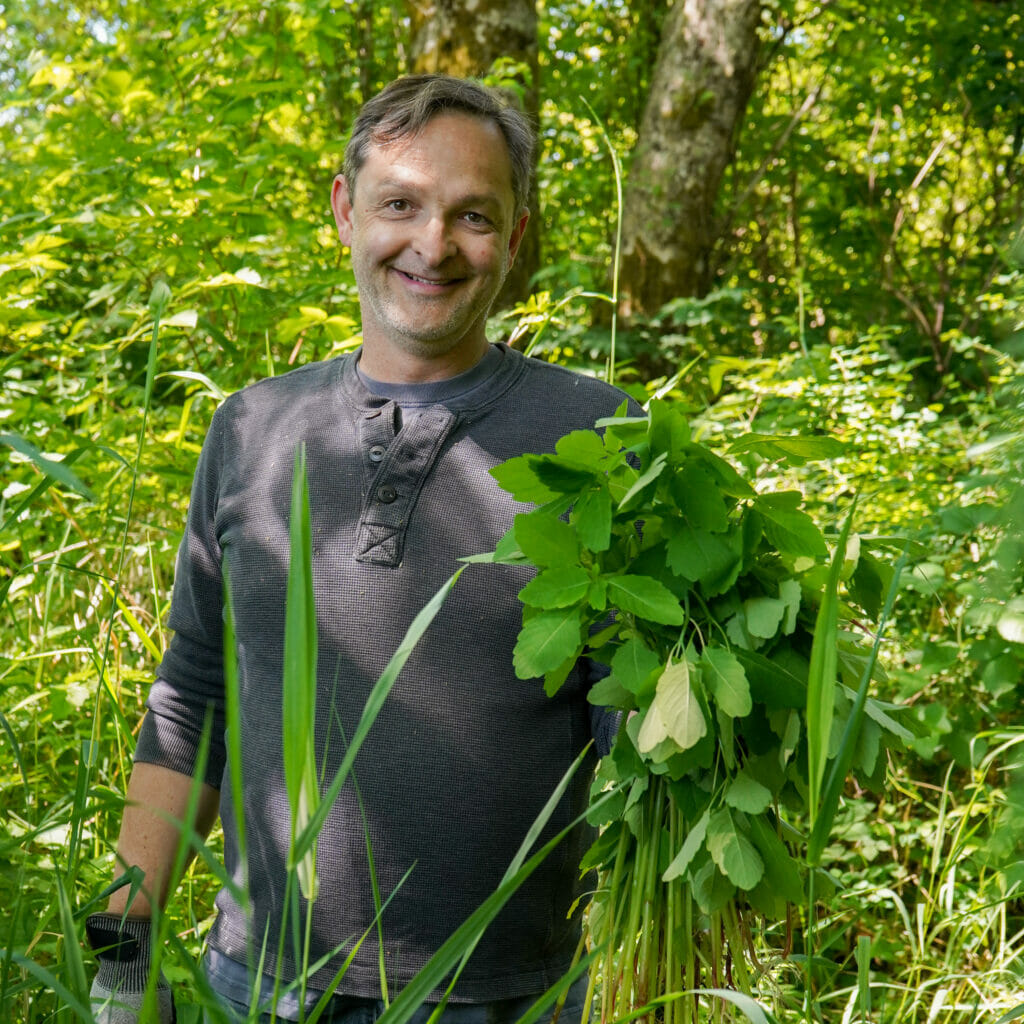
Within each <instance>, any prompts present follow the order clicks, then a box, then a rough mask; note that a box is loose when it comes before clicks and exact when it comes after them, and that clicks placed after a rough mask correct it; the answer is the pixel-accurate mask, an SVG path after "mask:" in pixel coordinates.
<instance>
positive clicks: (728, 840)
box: [707, 808, 764, 889]
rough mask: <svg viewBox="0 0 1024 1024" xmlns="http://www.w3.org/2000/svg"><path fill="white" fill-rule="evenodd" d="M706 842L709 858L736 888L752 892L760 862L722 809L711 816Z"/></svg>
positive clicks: (761, 869) (761, 868) (759, 879)
mask: <svg viewBox="0 0 1024 1024" xmlns="http://www.w3.org/2000/svg"><path fill="white" fill-rule="evenodd" d="M707 843H708V852H709V853H710V854H711V859H712V860H713V861H714V862H715V864H716V865H717V866H718V868H719V870H720V871H721V872H722V874H723V875H725V876H726V878H728V879H729V881H730V882H732V883H733V885H735V886H736V888H737V889H753V888H754V886H755V885H757V883H758V882H759V881H761V876H762V875H763V874H764V861H763V860H762V859H761V855H760V854H759V853H758V852H757V848H756V847H755V846H754V844H753V843H752V842H751V841H750V838H749V836H747V834H746V833H745V832H742V831H740V830H739V829H738V828H737V827H736V823H735V821H734V820H733V817H732V815H731V814H730V813H729V812H728V811H727V810H726V809H725V808H722V809H720V810H718V811H715V813H714V814H713V815H711V820H710V821H709V822H708V838H707Z"/></svg>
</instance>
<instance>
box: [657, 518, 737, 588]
mask: <svg viewBox="0 0 1024 1024" xmlns="http://www.w3.org/2000/svg"><path fill="white" fill-rule="evenodd" d="M666 561H667V562H668V566H669V568H670V569H671V570H672V571H673V572H674V573H675V574H676V575H677V576H682V577H683V579H685V580H689V581H690V582H691V583H698V582H699V583H701V584H702V585H703V586H704V589H705V592H706V593H707V594H708V595H710V596H712V597H713V596H714V595H715V594H718V593H721V591H722V590H723V589H724V588H725V587H727V586H730V585H731V583H732V582H733V580H734V579H735V573H737V572H738V571H739V565H740V553H739V551H738V550H737V548H736V545H735V539H734V538H731V537H723V536H722V535H721V534H715V533H708V532H707V531H706V530H697V529H695V528H694V527H692V526H690V525H689V524H688V523H679V524H673V526H672V528H671V530H670V531H669V532H668V537H667V542H666Z"/></svg>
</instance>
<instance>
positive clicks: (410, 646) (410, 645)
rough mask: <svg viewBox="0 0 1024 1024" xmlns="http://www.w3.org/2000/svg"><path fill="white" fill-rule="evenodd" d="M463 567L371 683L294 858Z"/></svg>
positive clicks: (311, 836) (309, 840)
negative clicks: (346, 743) (371, 686)
mask: <svg viewBox="0 0 1024 1024" xmlns="http://www.w3.org/2000/svg"><path fill="white" fill-rule="evenodd" d="M465 568H466V567H465V566H463V567H462V568H460V569H457V570H456V571H455V572H454V573H453V574H452V575H451V576H450V577H449V578H448V580H447V581H446V582H445V583H443V584H442V585H441V588H440V589H439V590H438V591H437V593H436V594H435V595H434V596H433V597H432V598H431V599H430V600H429V601H428V602H427V603H426V604H425V605H424V606H423V608H422V609H421V610H420V611H419V612H418V613H417V615H416V618H414V619H413V620H412V623H411V625H410V626H409V628H408V630H406V633H405V636H404V637H403V638H402V642H401V643H400V644H399V645H398V649H397V650H396V651H395V653H394V654H393V655H392V656H391V660H390V661H389V662H388V663H387V665H386V666H385V668H384V671H383V672H382V673H381V675H380V679H378V680H377V682H376V683H374V685H373V689H372V690H371V691H370V695H369V696H368V697H367V698H366V704H365V705H364V706H363V713H362V715H360V717H359V724H358V725H357V726H356V730H355V732H354V733H353V734H352V742H351V743H350V744H349V746H348V749H347V750H346V751H345V756H344V758H343V759H342V762H341V765H340V766H339V767H338V770H337V772H336V773H335V775H334V778H333V779H332V780H331V784H330V785H329V786H328V788H327V790H326V791H325V793H324V795H323V797H322V799H321V800H320V804H319V806H318V807H317V808H316V810H315V811H314V813H313V814H312V816H311V817H310V820H309V823H308V824H307V825H306V828H305V829H304V830H303V832H302V834H301V835H299V836H297V837H296V838H295V842H294V847H295V856H302V854H303V853H304V852H305V850H307V849H309V847H310V846H311V845H312V844H313V843H315V842H316V837H317V835H319V833H320V829H321V828H322V827H323V824H324V821H325V820H326V818H327V815H328V814H329V813H330V810H331V807H332V806H333V805H334V801H335V800H337V799H338V794H339V793H340V792H341V789H342V786H344V785H345V780H346V779H347V778H348V774H349V772H350V771H351V769H352V762H353V761H355V759H356V755H357V754H358V753H359V750H360V748H361V747H362V745H363V741H364V740H365V739H366V736H367V733H369V731H370V728H371V726H372V725H373V723H374V722H375V721H376V719H377V715H379V714H380V710H381V708H382V707H383V706H384V701H385V700H387V696H388V694H389V693H390V692H391V688H392V687H393V686H394V685H395V680H396V679H397V678H398V675H399V673H400V672H401V671H402V669H403V668H404V667H405V663H406V662H407V661H408V660H409V656H410V655H411V654H412V652H413V650H414V649H415V647H416V645H417V644H418V643H419V641H420V638H421V637H422V636H423V634H424V633H425V632H426V631H427V628H428V627H429V626H430V624H431V623H432V622H433V621H434V618H435V617H436V616H437V613H438V612H439V611H440V610H441V606H442V605H443V604H444V602H445V599H446V598H447V597H448V594H449V593H450V592H451V589H452V587H454V586H455V584H456V582H457V581H458V578H459V577H460V576H461V575H462V573H463V572H465Z"/></svg>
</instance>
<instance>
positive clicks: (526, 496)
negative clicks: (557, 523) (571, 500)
mask: <svg viewBox="0 0 1024 1024" xmlns="http://www.w3.org/2000/svg"><path fill="white" fill-rule="evenodd" d="M490 473H491V476H493V477H494V479H495V480H497V481H498V485H499V486H500V487H501V488H502V490H505V491H508V492H509V494H511V495H512V497H513V498H515V499H516V501H529V502H534V503H536V504H538V505H543V504H544V503H545V502H548V501H551V500H552V499H553V498H556V497H558V494H557V492H556V491H553V490H552V489H551V488H550V487H548V486H547V484H545V483H543V482H542V481H541V479H540V477H539V476H538V475H537V473H536V472H535V471H534V468H533V465H532V464H531V457H530V456H528V455H518V456H516V458H514V459H509V460H508V461H507V462H503V463H502V464H501V465H500V466H495V467H494V468H493V469H491V471H490Z"/></svg>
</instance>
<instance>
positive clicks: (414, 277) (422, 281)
mask: <svg viewBox="0 0 1024 1024" xmlns="http://www.w3.org/2000/svg"><path fill="white" fill-rule="evenodd" d="M402 273H403V274H405V276H406V277H407V278H409V279H410V280H411V281H419V282H420V284H447V283H448V282H447V281H433V280H431V279H430V278H429V277H418V276H417V275H416V274H410V273H409V272H408V271H407V270H403V271H402Z"/></svg>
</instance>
